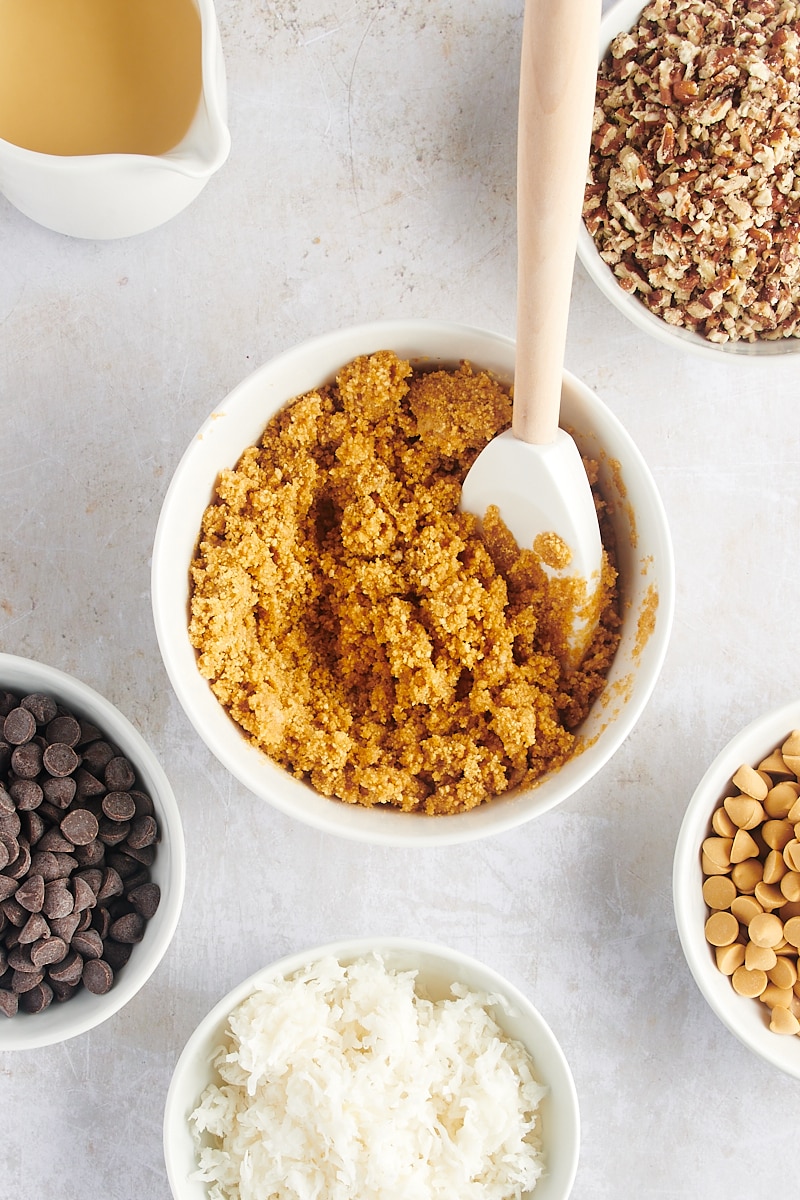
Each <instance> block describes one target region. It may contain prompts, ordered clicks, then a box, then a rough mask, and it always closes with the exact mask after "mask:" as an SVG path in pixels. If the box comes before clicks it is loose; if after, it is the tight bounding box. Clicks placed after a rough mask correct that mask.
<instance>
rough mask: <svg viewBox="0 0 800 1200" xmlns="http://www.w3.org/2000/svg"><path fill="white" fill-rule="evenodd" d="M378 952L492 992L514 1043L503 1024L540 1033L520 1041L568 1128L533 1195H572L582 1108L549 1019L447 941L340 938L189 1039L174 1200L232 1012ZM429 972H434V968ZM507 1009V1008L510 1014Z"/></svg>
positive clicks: (168, 1130)
mask: <svg viewBox="0 0 800 1200" xmlns="http://www.w3.org/2000/svg"><path fill="white" fill-rule="evenodd" d="M371 954H376V955H379V956H381V957H385V958H386V959H387V965H388V966H389V967H390V969H391V967H392V963H391V961H390V960H391V959H392V957H393V956H394V958H395V960H399V961H398V962H397V969H398V970H408V969H414V967H413V965H408V964H410V963H412V962H417V960H419V963H420V967H419V973H420V975H423V974H424V970H425V966H424V964H425V963H426V962H429V963H430V962H435V963H438V964H439V965H440V967H442V968H444V969H445V971H446V973H447V975H448V977H450V978H452V980H453V981H454V982H455V981H462V979H463V981H464V982H466V986H467V987H469V988H470V990H471V991H476V992H486V993H488V994H489V1004H490V1007H491V1008H492V1011H493V1013H494V1014H495V1016H496V1019H497V1023H498V1024H499V1025H500V1026H501V1028H503V1030H504V1032H505V1033H506V1036H508V1037H512V1036H516V1035H512V1034H510V1033H508V1032H507V1030H506V1029H505V1028H504V1023H503V1021H504V1019H505V1020H506V1021H512V1020H515V1019H520V1020H524V1021H527V1022H530V1023H531V1024H532V1026H533V1027H534V1028H535V1031H536V1043H537V1044H536V1048H535V1049H534V1047H532V1046H531V1045H530V1044H529V1043H528V1042H527V1041H524V1039H522V1038H521V1037H520V1038H519V1040H521V1041H523V1044H524V1045H525V1046H526V1048H527V1049H528V1051H529V1053H530V1054H531V1056H532V1057H533V1059H534V1064H535V1065H536V1064H537V1063H538V1062H539V1061H545V1062H547V1063H548V1064H549V1069H550V1072H551V1075H550V1077H548V1078H547V1079H542V1080H540V1082H543V1083H546V1085H547V1088H548V1104H549V1107H552V1109H553V1112H552V1114H551V1117H550V1119H551V1120H552V1122H553V1125H554V1126H556V1127H557V1128H558V1129H559V1131H561V1130H564V1129H566V1130H567V1131H568V1133H567V1136H566V1137H565V1138H564V1139H563V1142H562V1145H561V1150H562V1153H561V1156H560V1157H559V1160H558V1164H557V1173H556V1175H555V1176H551V1175H549V1173H548V1172H547V1170H546V1172H545V1174H544V1175H543V1176H542V1177H541V1179H540V1180H539V1181H538V1183H537V1185H536V1188H535V1189H534V1192H533V1193H529V1194H526V1195H534V1194H535V1195H536V1197H537V1200H538V1197H540V1196H541V1198H542V1200H567V1197H568V1196H569V1194H570V1192H571V1190H572V1185H573V1183H574V1180H575V1176H576V1173H577V1169H578V1160H579V1157H580V1136H581V1119H580V1107H579V1101H578V1093H577V1089H576V1087H575V1081H574V1078H573V1075H572V1071H571V1068H570V1066H569V1063H568V1061H567V1058H566V1056H565V1054H564V1051H563V1049H562V1047H561V1045H560V1043H559V1041H558V1039H557V1038H556V1036H555V1034H554V1033H553V1031H552V1029H551V1028H550V1026H549V1025H548V1023H547V1021H546V1020H545V1019H544V1017H543V1016H542V1014H541V1013H540V1012H539V1010H538V1009H537V1008H536V1006H535V1005H534V1004H533V1003H532V1001H531V1000H530V999H529V998H528V997H527V996H526V995H525V993H524V992H522V991H521V990H520V989H519V988H518V987H517V986H516V985H515V984H513V983H512V982H511V981H510V980H508V979H506V978H505V977H504V976H503V975H501V974H500V973H499V972H498V971H496V970H495V969H494V968H493V967H490V966H488V965H487V964H485V963H483V962H481V961H480V960H479V959H477V958H474V957H472V956H471V955H468V954H466V953H464V952H463V951H460V950H456V949H453V948H451V947H449V946H447V945H445V944H443V943H438V942H433V941H428V940H424V939H417V938H408V937H396V936H387V937H381V936H372V937H363V936H361V937H350V938H348V937H345V938H338V939H337V940H336V941H333V942H328V943H325V944H324V945H321V946H317V947H313V948H309V949H306V950H300V951H294V952H292V953H290V954H287V955H284V956H282V957H281V958H279V959H276V960H275V961H274V962H272V963H269V964H268V965H267V966H264V967H261V968H259V969H258V970H257V971H255V972H253V973H252V974H250V975H249V976H248V977H247V978H246V979H243V980H242V981H241V982H240V983H238V984H236V985H235V986H234V987H233V988H232V989H231V990H230V991H229V992H228V993H227V994H226V995H224V996H223V997H221V998H220V999H219V1000H218V1001H217V1002H216V1003H215V1004H214V1005H213V1007H212V1008H211V1009H209V1011H208V1012H207V1013H206V1015H205V1016H204V1017H203V1018H202V1019H201V1020H200V1022H199V1023H198V1024H197V1025H196V1026H195V1028H194V1030H193V1031H192V1033H191V1034H190V1035H189V1037H188V1039H187V1041H186V1042H185V1044H184V1046H183V1049H182V1050H181V1052H180V1054H179V1056H178V1059H177V1061H176V1063H175V1066H174V1070H173V1073H172V1077H171V1079H170V1083H169V1087H168V1090H167V1096H166V1101H165V1104H164V1116H163V1149H164V1161H165V1165H166V1168H167V1178H168V1181H169V1184H170V1188H171V1189H172V1194H173V1197H175V1200H181V1197H182V1194H183V1188H184V1185H185V1184H186V1183H188V1182H190V1181H189V1179H188V1176H187V1175H186V1165H187V1163H188V1162H189V1161H190V1160H193V1159H194V1143H193V1141H192V1134H191V1130H190V1128H189V1116H190V1113H191V1111H192V1110H193V1108H194V1107H195V1106H196V1104H197V1103H198V1102H199V1099H200V1094H197V1095H195V1096H194V1097H193V1099H192V1101H191V1102H190V1103H187V1102H186V1101H187V1096H186V1093H187V1091H188V1090H189V1089H188V1076H189V1074H190V1073H191V1071H192V1069H193V1067H194V1066H195V1065H196V1061H197V1055H198V1053H199V1054H200V1055H201V1056H202V1059H203V1062H204V1066H206V1067H207V1070H208V1075H207V1079H206V1082H205V1083H204V1084H203V1085H202V1086H203V1087H205V1086H207V1084H208V1083H210V1082H211V1079H212V1073H213V1067H212V1065H211V1061H210V1046H211V1043H212V1040H213V1041H214V1042H215V1044H216V1042H217V1041H218V1039H219V1037H220V1036H221V1031H222V1029H223V1028H224V1025H225V1023H226V1022H227V1018H228V1016H229V1015H230V1013H231V1012H232V1011H233V1009H234V1008H235V1007H236V1006H237V1005H239V1004H240V1003H241V1002H242V1001H243V1000H245V999H246V998H247V997H248V996H249V995H251V994H252V993H253V992H254V991H256V990H257V989H258V988H259V987H260V986H262V985H263V984H264V983H266V982H268V981H269V980H272V979H275V978H276V977H277V976H284V977H286V976H289V975H292V974H294V973H295V972H297V971H299V970H301V969H303V968H304V967H306V966H311V965H313V964H314V963H316V962H318V961H320V960H321V959H323V958H326V957H329V956H330V957H334V958H336V959H338V960H339V961H340V962H342V963H344V964H347V963H349V962H353V961H355V960H356V959H359V958H364V957H367V956H369V955H371ZM428 969H429V970H430V969H431V968H430V967H428ZM472 978H480V980H481V981H482V982H481V984H480V985H478V984H472V983H471V982H470V979H472ZM495 995H496V996H498V997H500V998H501V1002H500V1003H497V1004H492V997H493V996H495ZM506 1003H507V1005H508V1010H506ZM537 1055H538V1058H537ZM537 1078H538V1076H537ZM548 1111H549V1108H548ZM176 1131H177V1133H176ZM553 1178H554V1179H555V1183H554V1184H553V1183H550V1184H549V1185H548V1187H547V1188H545V1186H544V1185H545V1181H546V1180H549V1179H553ZM201 1186H204V1185H201ZM553 1187H558V1189H559V1190H558V1191H557V1192H553V1194H552V1195H551V1194H550V1193H551V1189H552V1188H553Z"/></svg>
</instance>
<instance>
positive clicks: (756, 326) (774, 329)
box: [578, 0, 800, 360]
mask: <svg viewBox="0 0 800 1200" xmlns="http://www.w3.org/2000/svg"><path fill="white" fill-rule="evenodd" d="M799 65H800V44H799V43H798V39H797V34H796V32H795V29H794V10H793V9H792V8H791V6H787V5H765V6H763V7H761V8H759V9H758V11H755V10H753V9H748V10H747V11H746V12H742V13H741V14H737V13H735V12H734V13H733V14H728V13H724V14H723V13H721V12H720V8H719V5H718V4H716V3H715V2H714V0H699V2H698V3H696V4H691V5H689V4H682V5H678V6H677V7H676V6H675V5H674V4H672V3H669V2H668V0H651V2H650V3H648V4H645V5H643V4H642V0H618V2H617V3H616V4H614V5H613V6H612V7H611V8H610V9H609V10H608V12H607V13H606V14H605V15H604V17H603V21H602V24H601V29H600V58H599V68H598V82H597V94H596V105H595V120H594V130H593V134H592V145H591V150H590V160H589V172H588V183H587V187H586V194H585V200H584V213H583V216H584V220H583V223H582V225H581V228H580V230H579V239H578V255H579V257H580V259H581V262H582V263H583V266H584V267H585V268H586V270H587V271H588V273H589V275H590V276H591V277H592V279H593V280H594V282H595V283H596V284H597V286H598V287H599V288H600V290H601V291H602V292H603V294H604V295H605V296H606V298H607V299H608V300H609V301H610V302H611V303H612V304H613V305H614V306H615V307H616V308H617V309H619V310H620V311H621V312H622V313H623V314H624V315H625V316H626V317H627V318H628V319H629V320H630V321H631V322H632V323H633V324H634V325H636V326H637V327H638V328H639V329H642V330H644V331H645V332H647V333H649V334H651V335H652V336H654V337H655V338H657V339H658V340H659V341H662V342H666V343H668V344H670V345H672V346H673V347H675V348H678V349H681V350H687V351H689V352H693V353H700V354H702V355H705V356H707V357H712V358H717V359H718V360H719V359H720V358H721V357H729V356H731V355H735V356H737V357H739V358H741V357H750V358H752V357H757V358H761V357H765V356H773V355H776V354H792V353H796V352H797V351H798V350H800V271H799V268H798V258H797V210H798V203H800V187H799V186H798V182H797V178H796V176H795V171H794V165H793V164H794V162H795V160H796V156H797V152H798V146H799V145H800V141H799V139H798V132H797V130H798V122H799V121H800V102H798V98H797V94H796V93H797V89H796V85H795V82H794V81H795V79H796V75H797V70H798V66H799Z"/></svg>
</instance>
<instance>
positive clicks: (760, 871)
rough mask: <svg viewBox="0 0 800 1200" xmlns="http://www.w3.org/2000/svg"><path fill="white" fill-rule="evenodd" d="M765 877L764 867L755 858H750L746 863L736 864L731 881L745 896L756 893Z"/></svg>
mask: <svg viewBox="0 0 800 1200" xmlns="http://www.w3.org/2000/svg"><path fill="white" fill-rule="evenodd" d="M763 877H764V867H763V866H762V864H761V862H760V861H759V860H758V859H755V858H748V859H745V861H744V862H740V863H736V865H735V867H734V868H733V870H732V871H731V879H732V880H733V882H734V884H735V885H736V888H737V890H738V891H740V892H742V893H744V894H745V895H751V894H752V893H754V892H755V890H756V887H757V886H758V884H759V883H761V881H762V879H763Z"/></svg>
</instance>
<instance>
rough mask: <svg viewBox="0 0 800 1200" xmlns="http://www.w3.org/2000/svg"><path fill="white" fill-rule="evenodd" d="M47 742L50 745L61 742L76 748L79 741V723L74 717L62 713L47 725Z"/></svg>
mask: <svg viewBox="0 0 800 1200" xmlns="http://www.w3.org/2000/svg"><path fill="white" fill-rule="evenodd" d="M45 732H46V737H47V741H48V743H49V744H50V745H53V744H54V743H55V742H63V743H64V744H65V745H66V746H77V744H78V742H79V741H80V740H81V726H80V722H79V721H78V720H77V719H76V718H75V717H70V716H69V715H68V714H66V713H62V714H60V715H59V716H57V717H54V718H53V720H52V721H50V722H49V723H48V726H47V729H46V731H45Z"/></svg>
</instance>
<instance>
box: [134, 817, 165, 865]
mask: <svg viewBox="0 0 800 1200" xmlns="http://www.w3.org/2000/svg"><path fill="white" fill-rule="evenodd" d="M157 838H158V825H157V824H156V819H155V817H136V818H135V819H134V820H133V821H132V822H131V831H130V833H129V834H128V845H129V846H132V847H133V848H134V849H135V850H143V849H144V847H145V846H153V845H155V842H156V839H157ZM148 865H151V864H148Z"/></svg>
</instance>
